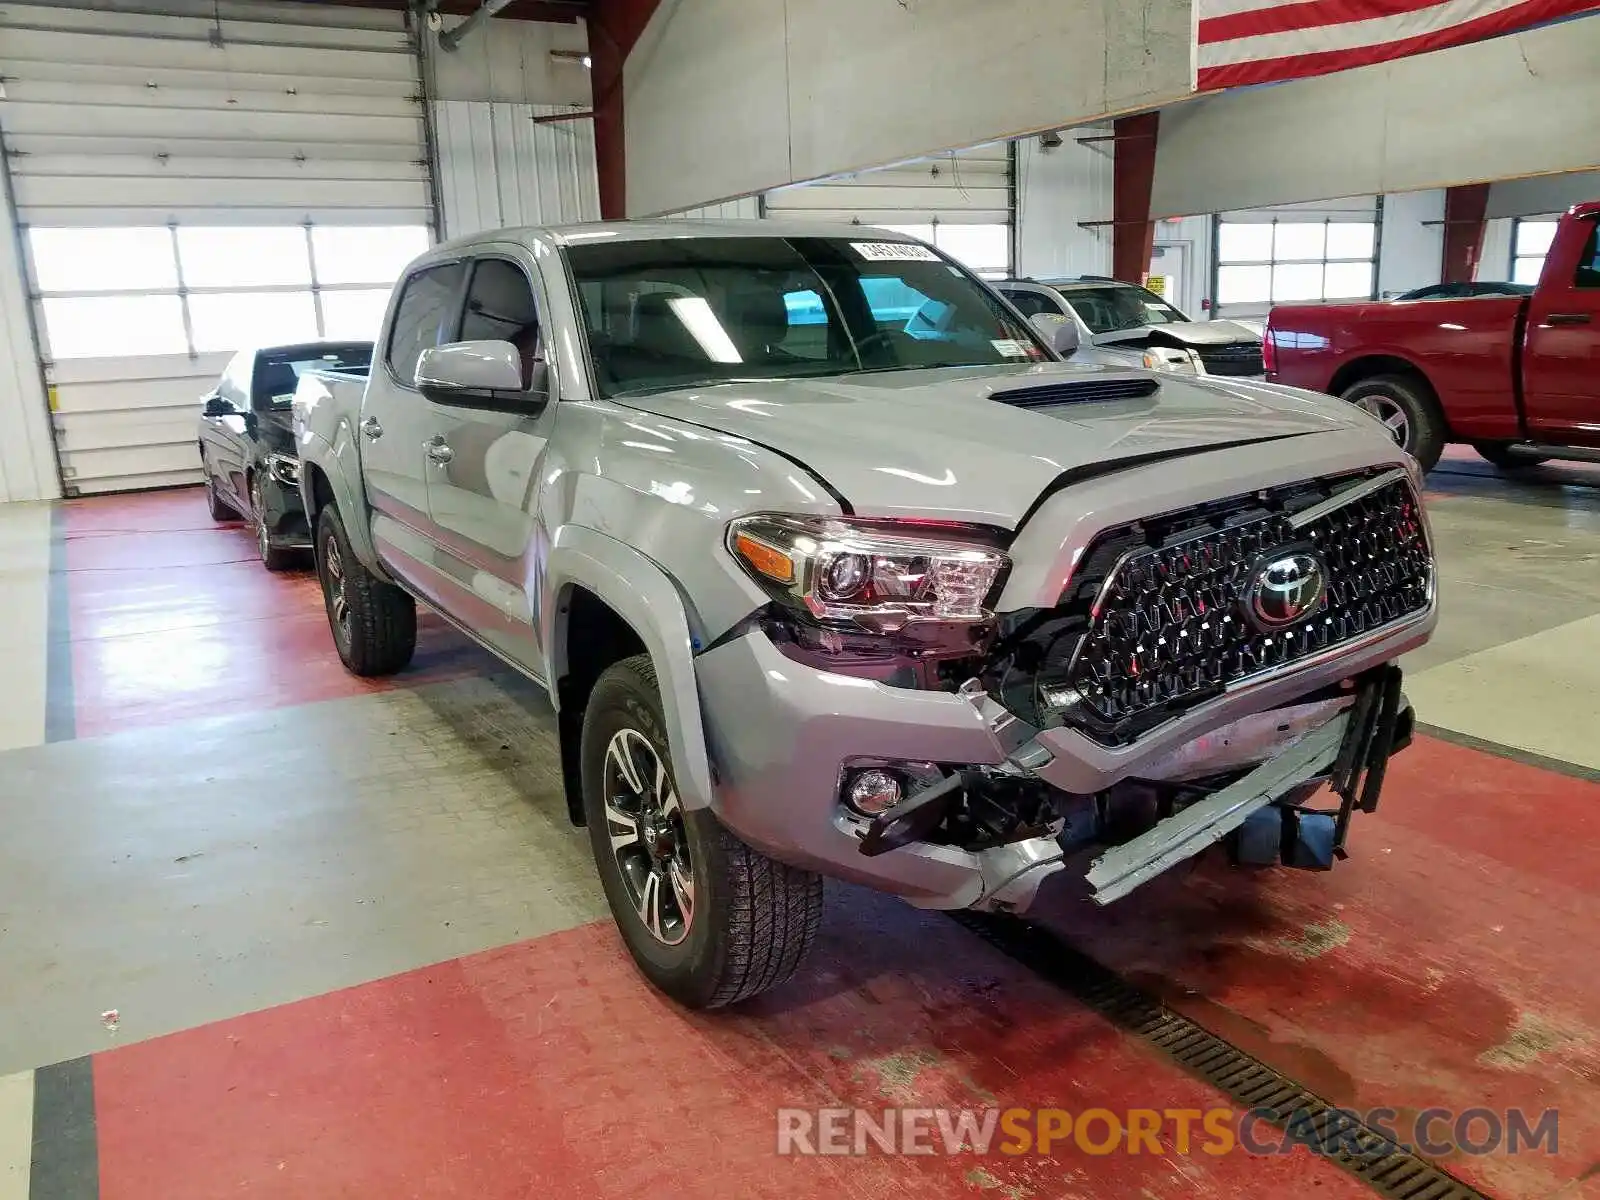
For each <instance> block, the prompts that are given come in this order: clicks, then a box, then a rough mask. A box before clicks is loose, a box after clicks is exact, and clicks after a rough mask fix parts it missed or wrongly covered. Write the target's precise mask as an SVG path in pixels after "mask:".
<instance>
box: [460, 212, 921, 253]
mask: <svg viewBox="0 0 1600 1200" xmlns="http://www.w3.org/2000/svg"><path fill="white" fill-rule="evenodd" d="M526 235H534V236H541V237H546V238H549V239H550V240H551V241H553V242H555V243H556V244H557V245H561V246H576V245H582V244H584V243H586V242H598V241H621V242H659V241H667V240H670V239H674V238H694V237H703V238H704V237H710V238H719V237H774V238H784V237H806V238H841V237H842V238H850V239H859V240H867V239H870V240H872V241H878V242H914V241H916V240H917V239H916V238H913V237H910V236H908V235H906V234H903V233H896V232H895V231H894V230H892V229H879V228H876V227H874V226H870V225H840V224H837V223H830V222H826V221H775V220H771V219H769V218H763V219H759V220H758V219H755V218H751V219H749V220H744V221H697V220H690V219H685V218H681V217H680V218H677V219H657V220H650V221H592V222H588V223H586V224H581V225H519V226H513V227H511V228H508V229H486V230H484V231H482V232H481V233H473V234H468V235H466V236H465V237H458V238H451V239H450V240H449V241H447V242H440V243H439V244H438V245H437V246H435V247H433V249H432V250H431V251H429V255H430V256H432V255H436V254H443V255H448V254H450V253H452V252H455V253H461V252H465V251H470V250H471V249H472V248H473V247H474V246H482V245H485V244H488V243H491V242H506V241H513V242H514V241H518V240H520V239H521V238H522V237H524V236H526Z"/></svg>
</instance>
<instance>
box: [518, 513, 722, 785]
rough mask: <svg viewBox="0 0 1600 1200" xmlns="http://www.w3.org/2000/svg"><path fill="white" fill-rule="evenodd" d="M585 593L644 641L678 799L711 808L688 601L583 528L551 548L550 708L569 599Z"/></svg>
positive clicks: (543, 637) (640, 558)
mask: <svg viewBox="0 0 1600 1200" xmlns="http://www.w3.org/2000/svg"><path fill="white" fill-rule="evenodd" d="M573 587H582V588H584V589H586V590H587V591H589V592H591V593H593V594H594V595H595V596H597V597H599V598H600V599H601V600H603V601H604V602H605V603H606V604H607V605H609V606H610V608H611V609H612V611H613V612H615V613H616V614H617V615H618V616H620V617H621V618H622V619H623V620H624V621H626V622H627V623H628V625H629V626H631V627H632V629H633V631H634V632H635V633H636V634H638V635H639V640H640V641H641V642H643V643H644V646H645V650H646V651H647V652H648V653H649V655H650V660H651V662H653V663H654V664H655V668H656V678H657V680H659V682H660V684H661V708H662V712H663V713H664V714H665V716H666V720H667V740H668V742H669V747H668V748H669V749H670V750H671V752H672V765H673V772H674V774H675V775H676V776H677V782H678V791H679V793H680V799H681V800H682V802H683V805H684V807H685V808H705V807H708V806H709V805H710V803H711V791H712V787H711V761H710V757H709V755H708V754H707V753H706V737H705V728H704V725H703V724H702V722H701V719H700V692H699V688H698V686H697V685H696V683H695V673H694V645H693V640H692V638H691V636H690V633H689V619H688V614H687V613H686V612H685V610H684V604H683V598H682V596H681V595H680V594H679V592H678V589H677V587H676V586H674V584H673V582H672V580H671V579H669V578H668V577H667V575H666V573H665V572H664V571H662V569H661V568H660V567H659V566H657V565H656V564H655V563H654V562H652V561H651V560H650V559H648V558H646V557H645V556H644V555H642V554H640V553H639V552H638V551H637V550H635V549H634V548H633V547H631V546H629V545H627V544H626V543H623V542H620V541H618V540H617V539H615V538H613V537H609V536H608V535H606V534H603V533H599V532H597V531H596V530H593V529H587V528H584V527H583V526H578V525H563V526H562V527H561V528H560V529H558V530H557V531H556V534H555V537H554V538H553V539H552V541H551V549H550V557H549V560H548V563H547V566H546V569H545V588H544V593H545V595H547V596H549V597H551V598H552V600H553V601H554V603H551V604H549V605H546V606H545V607H544V609H543V611H542V612H541V614H540V630H539V632H540V642H541V644H542V645H544V646H546V647H548V650H547V653H548V656H549V660H550V662H549V668H550V669H549V671H548V673H547V675H546V678H547V679H548V680H549V688H550V702H551V703H552V704H554V705H556V706H557V707H558V708H559V707H560V698H559V697H558V696H557V694H556V690H557V689H556V684H557V681H558V680H559V679H561V677H562V676H563V675H565V674H566V670H567V661H566V640H567V628H566V621H567V614H568V612H569V610H570V605H569V603H568V599H569V597H570V593H571V591H572V588H573Z"/></svg>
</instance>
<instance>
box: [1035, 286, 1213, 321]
mask: <svg viewBox="0 0 1600 1200" xmlns="http://www.w3.org/2000/svg"><path fill="white" fill-rule="evenodd" d="M1061 297H1062V299H1064V300H1065V301H1066V302H1067V303H1068V304H1070V305H1072V311H1073V312H1075V313H1077V314H1078V316H1079V318H1080V319H1082V321H1083V323H1084V324H1085V325H1087V326H1088V327H1089V332H1090V333H1112V332H1114V331H1118V330H1123V329H1140V328H1143V327H1144V326H1146V325H1170V324H1172V323H1173V322H1174V321H1187V320H1188V319H1189V318H1188V317H1186V316H1184V315H1183V314H1182V313H1181V312H1179V311H1178V310H1177V309H1175V308H1173V307H1172V305H1170V304H1168V303H1167V302H1166V301H1165V300H1163V299H1162V298H1161V297H1160V296H1158V295H1156V294H1155V293H1154V292H1150V291H1146V290H1145V289H1144V288H1142V287H1134V286H1133V285H1132V284H1131V283H1119V284H1108V285H1107V286H1105V287H1090V288H1079V287H1075V288H1062V289H1061Z"/></svg>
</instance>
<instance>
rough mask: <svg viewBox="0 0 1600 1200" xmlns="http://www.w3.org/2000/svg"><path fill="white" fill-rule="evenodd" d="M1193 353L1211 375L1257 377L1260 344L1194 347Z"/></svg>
mask: <svg viewBox="0 0 1600 1200" xmlns="http://www.w3.org/2000/svg"><path fill="white" fill-rule="evenodd" d="M1195 353H1196V354H1198V355H1199V356H1200V361H1201V362H1203V363H1204V364H1205V367H1206V371H1207V372H1208V373H1209V374H1212V375H1259V374H1261V372H1262V370H1263V367H1262V363H1261V343H1260V342H1230V343H1228V344H1227V345H1226V346H1196V347H1195Z"/></svg>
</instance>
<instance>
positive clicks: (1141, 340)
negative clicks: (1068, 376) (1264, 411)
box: [994, 275, 1263, 379]
mask: <svg viewBox="0 0 1600 1200" xmlns="http://www.w3.org/2000/svg"><path fill="white" fill-rule="evenodd" d="M994 286H995V288H996V289H998V290H999V292H1000V294H1001V295H1002V296H1004V297H1005V298H1006V299H1007V300H1009V301H1011V303H1012V305H1013V306H1014V307H1015V308H1016V309H1017V310H1018V311H1019V312H1020V313H1022V315H1023V316H1025V317H1029V318H1033V319H1035V320H1037V319H1038V318H1041V317H1044V318H1053V317H1060V318H1064V319H1066V320H1069V321H1071V322H1072V323H1073V324H1074V325H1076V326H1077V327H1078V343H1079V347H1080V349H1079V350H1078V351H1077V353H1076V354H1075V355H1074V357H1075V358H1076V359H1077V360H1079V361H1083V362H1091V363H1098V364H1100V365H1103V366H1109V367H1144V368H1145V369H1147V370H1152V371H1176V372H1179V373H1180V374H1185V375H1224V376H1231V377H1234V378H1246V379H1261V378H1263V367H1262V363H1261V336H1260V334H1259V333H1255V332H1252V331H1251V330H1249V329H1247V328H1245V327H1244V326H1243V325H1240V324H1238V323H1236V322H1234V321H1191V320H1189V318H1188V317H1186V316H1184V315H1183V314H1182V313H1181V312H1179V311H1178V310H1177V309H1176V308H1174V307H1173V306H1172V305H1170V304H1168V303H1167V302H1166V301H1165V300H1163V299H1162V298H1161V297H1160V296H1158V295H1156V294H1155V293H1154V292H1152V291H1150V290H1148V289H1147V288H1142V287H1139V286H1137V285H1136V284H1131V283H1119V282H1117V281H1116V280H1114V279H1102V278H1099V277H1097V276H1093V275H1085V276H1084V277H1083V278H1081V279H1058V280H1035V279H1008V280H1005V281H1004V282H1001V283H996V284H995V285H994Z"/></svg>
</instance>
